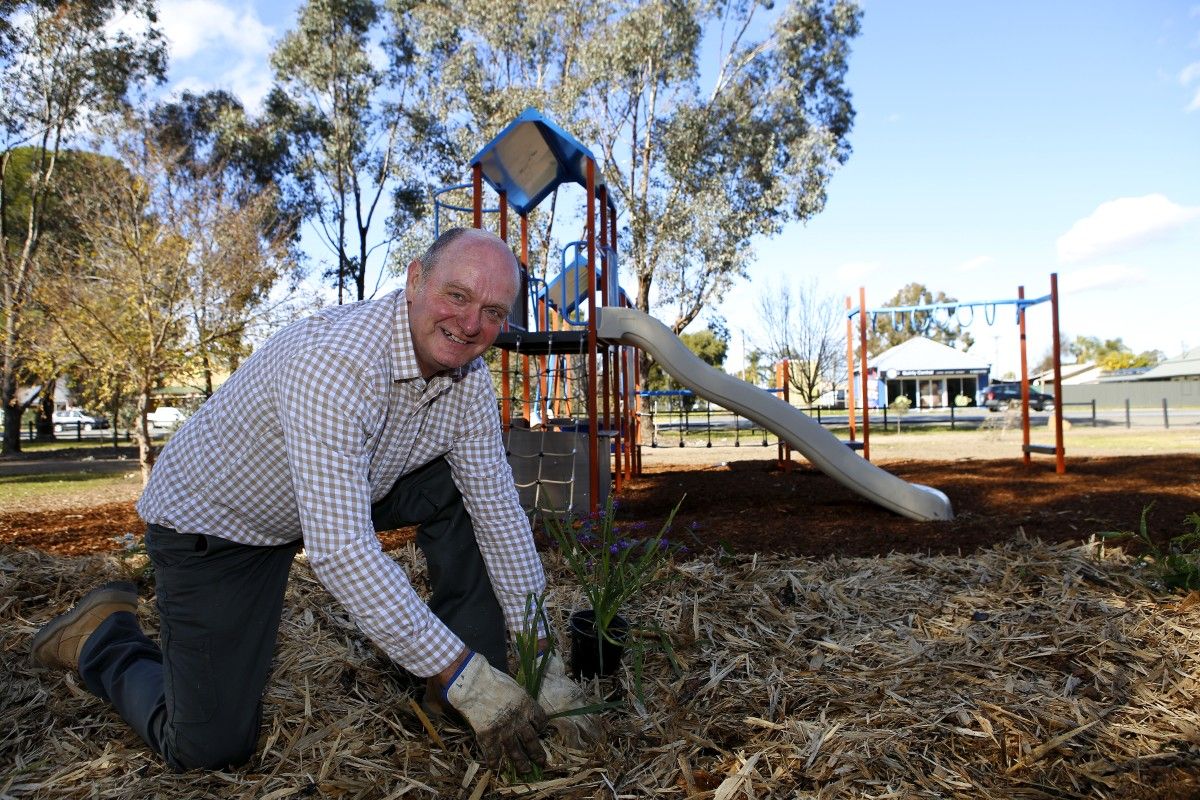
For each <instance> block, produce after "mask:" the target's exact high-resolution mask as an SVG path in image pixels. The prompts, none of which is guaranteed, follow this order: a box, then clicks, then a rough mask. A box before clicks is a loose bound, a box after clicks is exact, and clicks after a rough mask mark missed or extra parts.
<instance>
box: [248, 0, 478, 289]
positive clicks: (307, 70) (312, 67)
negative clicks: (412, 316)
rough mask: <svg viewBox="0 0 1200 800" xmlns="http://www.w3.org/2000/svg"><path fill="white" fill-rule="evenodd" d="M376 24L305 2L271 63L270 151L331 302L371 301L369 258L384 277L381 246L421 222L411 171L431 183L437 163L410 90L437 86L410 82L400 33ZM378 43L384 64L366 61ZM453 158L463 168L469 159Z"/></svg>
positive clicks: (327, 2)
mask: <svg viewBox="0 0 1200 800" xmlns="http://www.w3.org/2000/svg"><path fill="white" fill-rule="evenodd" d="M401 6H403V7H404V9H403V10H405V11H407V4H404V3H401V4H397V6H395V7H394V10H397V11H398V12H399V11H401V8H400V7H401ZM399 18H400V19H403V15H401V16H400V17H399ZM392 19H393V18H392V17H388V18H387V20H388V21H391V20H392ZM383 21H384V18H383V17H382V16H381V7H380V4H379V3H377V2H375V0H307V2H306V3H305V4H304V5H303V6H302V7H301V9H300V13H299V18H298V21H297V26H296V28H295V29H294V30H292V31H289V32H288V33H287V34H286V35H285V36H284V37H283V39H282V40H281V41H280V43H279V45H278V46H277V47H276V49H275V51H274V52H273V53H272V55H271V66H272V68H273V69H274V72H275V87H274V89H273V90H272V91H271V94H270V95H269V96H268V98H267V100H266V103H265V106H266V116H267V118H268V122H269V126H270V129H271V130H272V131H274V133H275V135H276V136H278V137H279V141H280V142H281V144H280V146H281V147H283V146H284V143H286V148H287V152H288V159H289V161H288V164H289V174H290V176H291V178H292V180H293V181H294V182H295V192H294V194H293V195H292V196H293V197H295V198H296V199H298V200H306V201H307V202H306V203H304V204H303V205H302V206H300V207H299V208H298V210H300V211H301V212H302V213H303V214H304V215H305V216H306V217H307V218H308V219H310V220H312V221H314V223H315V224H316V226H317V227H318V229H319V230H318V232H319V235H320V238H321V240H322V241H324V242H325V243H326V245H327V246H328V247H329V248H330V250H331V252H332V255H333V261H332V263H331V264H330V265H329V266H328V268H327V269H326V272H325V277H326V278H328V279H329V280H330V281H331V282H332V284H333V285H334V286H335V287H336V288H337V290H338V302H343V301H353V300H362V299H363V298H364V297H366V296H367V295H368V294H369V292H368V291H367V285H366V276H367V272H368V268H369V267H370V265H371V259H372V256H373V255H375V254H376V253H378V254H379V257H380V263H379V264H378V266H379V267H380V268H382V267H383V261H382V255H383V254H384V253H386V252H387V247H385V246H381V244H380V241H379V240H380V239H382V240H383V244H385V245H386V244H390V243H391V242H392V241H393V240H394V239H395V238H396V237H397V236H398V235H399V232H400V231H403V230H405V229H407V228H409V227H410V226H412V225H413V224H414V223H416V222H417V221H419V220H420V219H421V217H422V216H423V215H424V213H425V210H426V207H425V206H426V198H427V196H428V189H429V187H427V186H425V185H424V183H423V182H421V180H419V178H420V177H421V175H422V171H421V170H422V169H427V170H430V171H433V172H436V171H437V170H436V165H437V164H438V163H439V161H440V159H439V153H441V152H443V149H442V148H441V147H440V146H439V141H438V131H439V130H440V128H439V126H438V125H436V124H434V123H432V122H431V121H430V120H429V118H428V117H426V116H425V115H426V114H427V112H428V110H429V109H428V108H426V107H425V103H424V101H423V100H422V99H421V98H420V96H419V94H420V93H419V91H418V89H419V87H420V86H422V85H425V84H427V83H428V82H429V81H436V80H440V79H441V76H438V75H436V74H435V73H425V74H419V73H417V72H416V71H414V63H413V58H414V53H413V47H414V44H413V42H412V40H411V38H410V36H409V34H408V31H407V30H405V29H404V28H403V27H396V26H395V25H392V26H390V27H384V28H382V29H381V23H382V22H383ZM379 40H381V41H382V46H383V52H384V54H385V55H386V57H387V64H386V65H382V64H377V63H376V59H375V57H374V47H375V43H376V42H377V41H379ZM266 141H270V139H267V140H266ZM456 156H457V158H456V160H457V161H458V165H459V166H461V163H462V161H464V160H465V159H466V157H467V156H466V154H465V153H460V154H456ZM419 165H421V166H419ZM389 197H390V199H391V201H392V209H391V217H390V218H385V217H384V216H383V213H382V208H384V203H385V201H386V200H387V199H388V198H389ZM385 227H386V228H387V229H388V230H387V233H386V235H381V230H382V229H383V228H385Z"/></svg>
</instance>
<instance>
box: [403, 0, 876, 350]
mask: <svg viewBox="0 0 1200 800" xmlns="http://www.w3.org/2000/svg"><path fill="white" fill-rule="evenodd" d="M389 10H390V12H391V14H392V16H393V18H394V26H395V28H396V29H397V30H403V31H407V32H408V34H409V36H410V38H411V41H412V42H414V43H415V44H416V49H415V51H414V52H415V57H416V59H417V60H418V61H420V62H421V64H422V66H421V69H420V72H421V73H422V74H426V75H436V76H437V80H436V81H434V82H433V83H432V85H431V86H429V92H430V107H431V108H432V109H435V111H434V115H435V117H437V118H440V119H442V120H446V121H448V124H449V125H452V126H453V127H452V129H451V130H449V131H448V132H447V133H448V134H449V137H450V138H451V139H452V140H454V141H455V142H456V143H457V146H458V147H459V148H460V150H461V151H462V152H464V153H472V152H474V151H475V150H476V149H477V148H479V147H480V146H482V145H483V144H484V143H485V142H486V141H487V140H488V139H489V138H490V137H491V136H492V135H494V134H495V133H496V132H497V131H498V130H499V129H500V127H501V126H502V125H504V124H506V123H507V122H508V121H509V120H511V119H512V118H513V117H514V116H515V115H516V114H517V113H519V112H520V111H521V110H522V109H523V108H525V107H526V106H530V105H533V106H536V107H538V108H541V109H543V110H544V111H546V112H547V113H548V114H550V116H551V117H553V118H554V119H555V121H556V122H558V123H559V124H561V125H562V126H564V127H565V128H566V129H567V130H569V131H571V132H572V133H573V134H574V135H575V136H576V137H578V138H579V139H580V140H581V141H583V142H585V143H587V144H588V145H589V146H594V152H596V153H597V155H598V157H599V158H600V159H601V160H602V163H601V165H600V166H601V169H602V172H603V174H604V176H605V179H606V185H607V186H608V189H609V191H611V192H613V193H615V194H616V200H617V206H618V208H619V209H620V210H621V212H622V214H624V215H626V216H625V218H624V222H623V224H625V225H627V226H628V233H627V234H625V233H623V234H622V237H621V239H620V246H621V248H622V252H621V260H622V268H623V269H625V268H628V269H629V270H630V272H631V273H632V274H633V275H634V276H635V279H636V282H637V286H636V291H637V300H636V304H637V307H638V308H640V309H641V310H643V311H649V310H650V308H651V305H652V304H653V305H656V306H665V307H671V308H673V314H674V320H673V321H672V322H671V327H672V329H673V330H674V331H675V332H677V333H678V332H680V331H682V330H684V329H685V328H686V327H687V326H688V324H690V323H691V322H692V321H693V320H694V319H695V318H696V317H697V316H698V315H699V314H700V312H701V311H702V310H703V309H704V308H706V307H708V306H711V305H712V304H713V303H715V302H716V301H717V300H719V299H720V298H721V297H722V296H723V294H724V293H725V291H726V290H727V289H728V288H729V286H730V285H731V284H732V282H733V281H734V280H736V279H738V278H740V277H743V276H744V275H745V271H746V267H747V265H748V264H749V263H750V261H751V260H752V258H753V250H752V246H751V245H752V241H753V239H754V237H756V236H761V235H766V236H769V235H772V234H774V233H777V232H778V230H779V229H780V227H781V226H782V224H783V223H784V222H786V221H788V220H792V219H799V220H805V219H809V218H810V217H812V216H813V215H814V214H816V213H818V212H819V211H820V210H821V208H822V206H823V204H824V200H825V185H826V183H827V182H828V180H829V178H830V176H831V174H832V172H833V170H834V169H835V168H836V167H837V166H838V165H839V164H841V163H843V162H844V161H845V160H846V158H847V157H848V155H849V152H850V147H849V140H848V135H849V131H850V127H851V124H852V121H853V117H854V112H853V109H852V107H851V103H850V94H849V92H848V90H847V88H846V86H845V72H846V67H847V59H848V54H849V42H850V40H851V39H852V38H853V37H854V36H856V35H857V34H858V30H859V18H860V12H859V10H858V8H857V6H856V5H854V4H853V3H851V2H847V1H846V0H790V1H789V2H786V3H784V4H781V5H780V6H779V7H778V8H775V7H774V6H772V5H771V4H765V3H683V2H676V0H601V2H594V3H575V4H563V3H559V2H556V1H555V0H525V1H524V2H516V0H502V2H500V3H498V4H497V3H492V4H489V5H488V7H487V9H486V11H485V10H482V9H481V8H480V7H479V6H478V5H477V4H475V3H472V2H471V1H470V0H438V1H436V2H431V3H426V4H421V5H419V6H413V5H409V4H396V5H394V6H390V7H389ZM702 56H703V58H704V59H705V61H706V62H707V63H710V64H713V65H717V66H716V68H715V69H711V70H710V69H705V70H701V69H700V63H701V58H702ZM551 213H552V212H551ZM547 236H548V234H547Z"/></svg>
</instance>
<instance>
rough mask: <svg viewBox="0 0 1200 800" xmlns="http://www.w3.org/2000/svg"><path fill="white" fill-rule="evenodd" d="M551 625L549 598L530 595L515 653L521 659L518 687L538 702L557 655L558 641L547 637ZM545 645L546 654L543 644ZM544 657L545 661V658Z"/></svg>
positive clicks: (518, 663)
mask: <svg viewBox="0 0 1200 800" xmlns="http://www.w3.org/2000/svg"><path fill="white" fill-rule="evenodd" d="M549 628H550V624H549V621H548V620H547V619H546V595H545V594H544V593H543V594H542V595H540V596H539V595H535V594H530V595H529V596H528V597H526V598H525V621H524V623H523V625H522V626H521V630H519V631H517V632H516V633H515V634H514V635H513V649H514V650H515V652H516V655H517V679H516V680H517V683H519V684H521V687H522V688H523V689H525V691H526V692H528V693H529V696H530V697H532V698H533V699H534V700H536V699H537V696H538V692H540V691H541V689H542V678H543V677H544V676H545V675H546V665H547V664H548V663H549V660H550V658H549V657H550V656H551V655H553V653H554V644H555V642H554V637H553V636H547V635H546V632H547V631H548V630H549ZM542 641H545V642H546V649H545V651H544V652H542V651H541V650H540V649H539V646H538V645H539V643H540V642H542ZM541 656H544V657H541Z"/></svg>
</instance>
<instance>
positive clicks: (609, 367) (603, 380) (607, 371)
mask: <svg viewBox="0 0 1200 800" xmlns="http://www.w3.org/2000/svg"><path fill="white" fill-rule="evenodd" d="M605 197H606V195H605V187H603V186H601V187H599V188H598V189H597V190H596V203H597V205H598V206H599V211H600V214H599V216H600V231H599V234H598V239H599V246H600V252H599V255H600V305H601V306H607V305H608V304H609V298H608V255H607V253H606V252H605V250H604V245H605V244H607V243H608V214H607V213H605V209H606V207H607V203H606V202H605ZM588 277H589V278H590V279H592V280H595V277H594V271H593V272H589V273H588ZM598 347H599V352H598V356H599V359H600V367H601V369H602V370H603V372H602V373H601V375H600V398H601V404H602V407H603V409H604V423H603V427H604V430H605V431H612V429H613V424H612V413H611V412H612V411H613V409H611V408H610V406H609V392H610V386H611V387H612V388H613V389H615V388H616V387H615V386H612V384H613V382H614V381H615V377H614V371H613V368H614V367H615V366H616V359H615V358H614V355H615V353H614V352H613V349H614V348H611V347H609V346H608V345H598ZM612 444H615V440H614V441H613V442H610V447H609V449H608V450H606V451H605V452H604V457H605V458H608V459H609V460H610V462H611V450H612V447H611V445H612ZM618 471H619V470H612V471H611V472H612V473H613V474H614V475H615V473H617V472H618ZM616 489H617V491H620V489H621V479H620V477H617V478H616Z"/></svg>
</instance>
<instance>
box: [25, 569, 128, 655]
mask: <svg viewBox="0 0 1200 800" xmlns="http://www.w3.org/2000/svg"><path fill="white" fill-rule="evenodd" d="M137 600H138V596H137V587H136V586H134V585H133V584H132V583H129V582H128V581H112V582H111V583H106V584H104V585H103V586H100V587H98V588H96V589H92V591H90V592H88V593H87V594H85V595H84V596H83V599H82V600H80V601H79V602H78V603H76V604H75V607H74V608H72V609H71V610H70V611H68V612H67V613H65V614H59V615H58V616H57V617H55V618H54V619H52V620H50V621H49V622H47V623H46V624H45V626H43V627H42V629H41V630H40V631H38V633H37V636H34V637H33V648H32V649H33V660H34V661H36V662H38V663H39V664H41V665H42V666H45V667H57V668H59V669H70V670H75V671H76V672H78V671H79V654H80V653H82V652H83V645H84V644H85V643H86V642H87V640H88V637H89V636H91V635H92V634H93V633H94V632H95V630H96V628H98V627H100V623H101V622H103V621H104V620H106V619H108V618H109V617H110V616H112V615H113V614H115V613H117V612H118V611H130V612H133V613H135V614H136V613H137Z"/></svg>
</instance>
